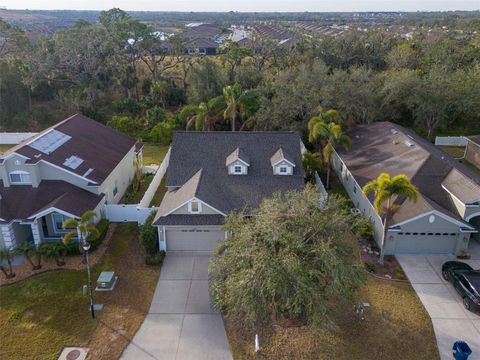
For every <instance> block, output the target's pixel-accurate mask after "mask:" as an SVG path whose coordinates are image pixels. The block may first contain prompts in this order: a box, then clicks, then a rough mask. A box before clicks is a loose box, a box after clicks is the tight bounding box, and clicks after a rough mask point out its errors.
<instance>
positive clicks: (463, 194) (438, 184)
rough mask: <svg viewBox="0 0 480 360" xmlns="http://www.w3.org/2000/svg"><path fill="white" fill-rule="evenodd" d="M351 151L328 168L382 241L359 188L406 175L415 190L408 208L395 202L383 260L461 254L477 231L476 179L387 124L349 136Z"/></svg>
mask: <svg viewBox="0 0 480 360" xmlns="http://www.w3.org/2000/svg"><path fill="white" fill-rule="evenodd" d="M347 135H348V136H350V138H351V139H352V144H351V147H350V150H349V151H344V150H339V151H338V152H335V153H334V154H333V160H332V166H333V168H334V170H335V172H336V173H337V175H338V177H339V179H340V181H341V182H342V183H343V185H344V187H345V189H346V191H347V192H348V194H349V196H350V198H351V199H352V201H353V203H354V205H355V207H356V208H358V209H360V210H361V212H362V213H363V214H364V215H365V216H366V217H367V218H370V219H371V220H372V222H373V224H374V228H375V238H376V240H377V242H379V241H380V239H381V236H382V233H383V224H382V220H381V219H380V217H379V216H378V215H377V214H376V213H375V210H374V209H373V206H372V200H373V199H372V198H366V197H365V196H364V195H363V193H362V187H363V186H364V185H365V184H366V183H367V182H369V181H370V180H372V179H375V178H377V177H378V175H379V174H380V173H382V172H386V173H389V174H390V175H391V176H394V175H397V174H405V175H407V176H408V177H409V178H410V180H411V182H412V183H413V184H414V185H415V186H416V187H417V188H418V190H419V193H420V195H419V198H418V201H417V202H416V203H412V202H410V201H408V200H405V199H403V198H397V199H395V204H396V205H397V206H398V210H397V211H396V212H395V214H394V215H393V218H392V219H391V221H390V224H389V228H388V234H387V237H386V241H385V254H402V253H411V254H443V253H452V254H459V253H460V252H462V251H463V250H466V249H467V247H468V244H469V241H470V237H471V236H472V237H473V238H477V239H478V231H479V230H480V176H479V175H478V174H476V173H475V172H473V171H472V170H470V169H468V168H467V167H465V166H464V165H462V164H461V163H459V162H458V161H457V160H455V159H453V158H452V157H451V156H449V155H448V154H446V153H444V152H443V151H441V150H440V149H438V148H436V147H435V146H434V145H433V144H431V143H429V142H428V141H425V140H424V139H422V138H421V137H419V136H418V135H416V134H415V133H414V132H413V131H410V130H407V129H405V128H403V127H401V126H399V125H396V124H392V123H390V122H377V123H373V124H370V125H361V126H357V127H356V128H354V129H353V130H351V131H349V132H347Z"/></svg>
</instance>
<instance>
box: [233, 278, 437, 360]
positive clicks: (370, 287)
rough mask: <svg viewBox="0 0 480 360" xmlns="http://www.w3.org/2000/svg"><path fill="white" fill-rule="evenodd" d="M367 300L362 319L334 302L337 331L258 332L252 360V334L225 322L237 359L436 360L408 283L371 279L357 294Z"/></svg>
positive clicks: (429, 330)
mask: <svg viewBox="0 0 480 360" xmlns="http://www.w3.org/2000/svg"><path fill="white" fill-rule="evenodd" d="M359 299H361V301H362V302H368V303H369V304H370V307H369V308H366V310H365V317H366V320H363V321H362V320H360V319H359V318H358V317H357V315H356V314H355V313H354V311H353V308H352V306H351V305H348V304H338V306H337V309H336V310H337V311H336V312H335V314H334V317H335V319H336V320H337V324H338V327H337V329H334V330H333V331H326V332H324V333H320V334H315V333H313V332H312V331H311V330H309V329H308V328H306V327H290V328H283V327H280V326H276V327H275V328H274V329H273V330H272V331H270V332H269V333H266V334H260V347H261V356H259V357H255V355H254V350H253V339H254V336H255V334H253V333H252V334H246V333H242V331H239V330H238V329H237V328H236V327H235V324H233V323H231V322H230V321H228V319H225V326H226V328H227V334H228V336H229V341H230V345H231V347H232V351H233V353H234V358H235V359H252V358H260V359H339V360H342V359H345V360H350V359H355V360H363V359H364V360H370V359H382V360H388V359H392V360H394V359H399V358H405V359H418V360H420V359H429V360H430V359H438V351H437V345H436V341H435V335H434V333H433V329H432V323H431V320H430V318H429V316H428V314H427V313H426V311H425V309H424V308H423V306H422V304H421V302H420V300H419V299H418V297H417V295H416V294H415V291H414V290H413V289H412V287H411V286H410V284H403V283H395V282H389V281H385V280H379V279H375V278H373V277H369V278H368V281H367V283H366V285H365V286H364V287H363V288H362V289H361V290H360V292H359Z"/></svg>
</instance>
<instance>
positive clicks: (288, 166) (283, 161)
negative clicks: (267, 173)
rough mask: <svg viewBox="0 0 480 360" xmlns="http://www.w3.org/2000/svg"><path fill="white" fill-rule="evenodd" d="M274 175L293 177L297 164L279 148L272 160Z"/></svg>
mask: <svg viewBox="0 0 480 360" xmlns="http://www.w3.org/2000/svg"><path fill="white" fill-rule="evenodd" d="M270 163H271V164H272V167H273V174H274V175H292V174H293V168H294V167H295V163H294V160H293V158H292V157H290V156H289V155H288V154H287V153H286V152H285V151H284V150H283V149H282V148H279V149H278V150H277V151H276V152H275V154H273V156H272V157H271V158H270Z"/></svg>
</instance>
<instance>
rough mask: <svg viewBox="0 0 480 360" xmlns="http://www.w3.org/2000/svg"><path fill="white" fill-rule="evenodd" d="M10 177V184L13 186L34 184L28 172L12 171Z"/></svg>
mask: <svg viewBox="0 0 480 360" xmlns="http://www.w3.org/2000/svg"><path fill="white" fill-rule="evenodd" d="M9 176H10V183H11V184H13V185H30V184H31V183H32V179H31V177H30V173H28V172H26V171H12V172H11V173H10V174H9Z"/></svg>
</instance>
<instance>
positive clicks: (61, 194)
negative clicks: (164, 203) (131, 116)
mask: <svg viewBox="0 0 480 360" xmlns="http://www.w3.org/2000/svg"><path fill="white" fill-rule="evenodd" d="M136 156H138V157H141V147H139V146H138V144H137V143H136V140H135V139H133V138H131V137H129V136H127V135H124V134H122V133H120V132H118V131H115V130H112V129H110V128H108V127H106V126H105V125H102V124H100V123H99V122H97V121H95V120H92V119H89V118H87V117H85V116H82V115H78V114H77V115H74V116H72V117H70V118H68V119H66V120H63V121H62V122H60V123H58V124H57V125H55V126H52V127H51V128H48V129H46V130H45V131H42V132H41V133H39V134H37V135H35V136H33V137H32V138H30V139H27V140H25V141H24V142H22V143H20V144H19V145H17V146H15V147H13V148H11V149H9V150H8V151H7V152H5V153H3V154H1V155H0V248H3V247H5V246H6V247H9V248H10V247H15V246H17V245H20V244H21V243H23V242H25V241H34V242H35V243H36V244H39V243H41V242H43V241H49V240H59V239H61V238H62V236H63V234H64V233H65V231H64V230H63V229H62V224H63V222H64V221H65V220H66V219H67V218H78V217H80V216H81V215H82V214H83V213H84V212H85V211H87V210H95V211H96V212H97V214H98V218H100V217H102V211H103V205H104V204H106V203H113V204H114V203H117V202H118V201H119V200H120V199H121V198H122V195H123V193H124V192H125V190H126V188H127V186H128V185H129V183H130V182H131V180H132V179H133V176H134V172H135V168H134V158H135V157H136Z"/></svg>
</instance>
